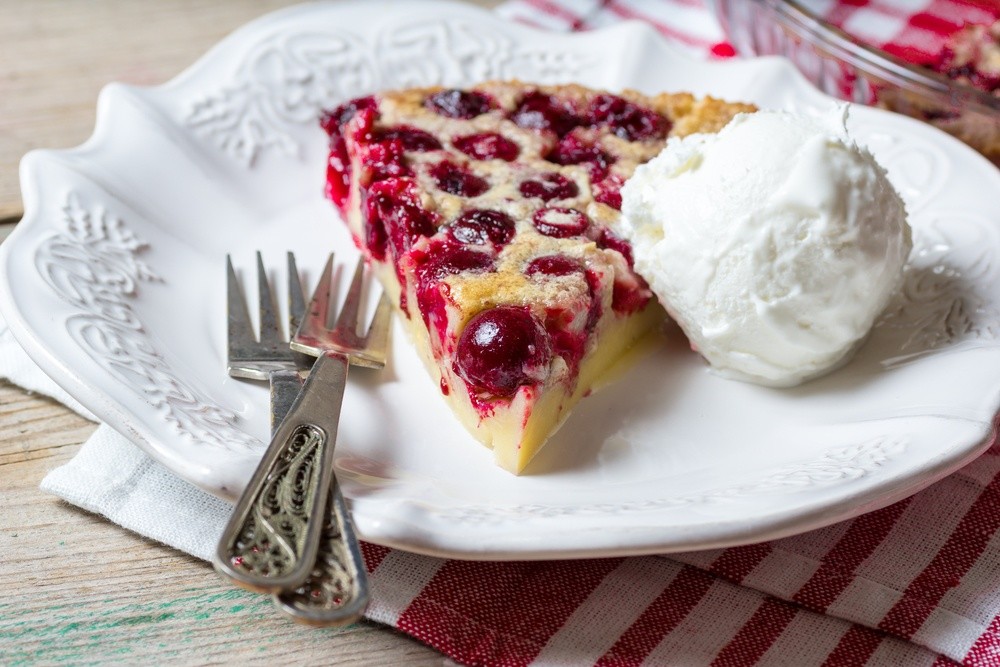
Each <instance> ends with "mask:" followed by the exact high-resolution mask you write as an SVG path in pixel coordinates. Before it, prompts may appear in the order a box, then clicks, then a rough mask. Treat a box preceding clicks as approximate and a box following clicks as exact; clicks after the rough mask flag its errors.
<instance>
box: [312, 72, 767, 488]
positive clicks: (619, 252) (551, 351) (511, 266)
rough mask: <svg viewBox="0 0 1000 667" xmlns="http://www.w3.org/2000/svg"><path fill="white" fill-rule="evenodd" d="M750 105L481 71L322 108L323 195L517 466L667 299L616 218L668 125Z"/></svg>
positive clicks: (445, 379) (459, 409) (719, 122)
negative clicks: (497, 77) (445, 83)
mask: <svg viewBox="0 0 1000 667" xmlns="http://www.w3.org/2000/svg"><path fill="white" fill-rule="evenodd" d="M749 110H752V107H750V106H749V105H744V104H730V103H725V102H721V101H719V100H715V99H711V98H705V99H701V100H696V99H695V98H693V97H692V96H691V95H689V94H673V95H668V94H664V95H659V96H656V97H644V96H642V95H640V94H638V93H634V92H623V93H621V94H620V95H612V94H609V93H606V92H600V91H594V90H589V89H586V88H582V87H580V86H575V85H567V86H534V85H528V84H524V83H520V82H488V83H483V84H481V85H478V86H476V87H474V88H471V89H468V90H454V89H440V88H426V89H411V90H403V91H397V92H388V93H380V94H379V95H376V96H372V97H364V98H360V99H356V100H352V101H350V102H348V103H346V104H344V105H342V106H340V107H338V108H337V109H335V110H333V111H331V112H329V113H328V114H326V115H325V116H324V117H323V119H322V123H323V127H324V129H325V130H326V131H327V132H328V133H329V135H330V160H329V169H328V174H327V195H328V196H329V198H330V199H331V200H332V201H333V202H334V204H336V205H337V207H338V208H339V209H340V211H341V212H342V213H343V214H344V216H345V218H346V220H347V222H348V225H349V226H350V228H351V231H352V233H353V235H354V237H355V240H356V242H357V244H358V246H359V247H360V248H361V249H362V251H363V252H364V253H365V255H366V256H367V257H368V258H369V259H370V260H371V262H372V263H373V264H374V265H375V267H376V272H377V275H378V277H379V279H380V281H381V282H382V283H383V286H384V287H385V289H386V290H387V292H388V293H389V294H390V295H391V296H392V298H393V299H394V300H395V302H396V303H397V304H398V306H399V309H400V311H401V313H402V315H403V318H404V320H405V321H406V323H407V324H408V330H409V332H410V335H411V337H412V339H413V341H414V343H415V344H416V347H417V348H418V350H419V351H420V353H421V356H422V357H423V359H424V361H425V364H426V366H427V368H428V370H429V372H430V373H431V375H432V376H433V378H434V380H435V381H436V382H437V383H438V386H439V387H440V391H441V393H442V394H443V395H444V397H445V399H446V400H447V401H448V402H449V404H450V405H451V407H452V409H453V410H454V412H455V413H456V415H457V416H458V417H459V419H460V420H461V421H462V423H463V424H464V425H465V426H466V427H467V428H468V429H469V431H470V432H471V433H472V434H473V435H475V437H476V438H477V439H479V440H481V441H482V442H483V443H484V444H486V445H488V446H491V447H492V448H493V450H494V452H495V455H496V460H497V462H498V463H499V464H500V465H501V466H503V467H504V468H506V469H507V470H510V471H512V472H515V473H517V472H520V471H521V470H522V469H523V468H524V467H525V465H526V464H527V463H528V461H530V460H531V458H532V457H533V456H534V455H535V453H536V452H537V451H538V450H539V448H540V447H541V446H542V445H543V444H544V443H545V441H546V439H547V438H548V437H549V435H550V434H551V433H553V432H554V431H555V430H556V429H557V428H558V427H559V425H560V424H561V423H562V422H563V420H564V419H565V418H566V416H567V415H568V413H569V411H570V409H571V408H572V407H573V405H574V404H575V403H577V401H579V400H580V398H582V397H583V396H585V395H586V394H587V393H588V392H589V391H590V390H591V389H592V388H593V387H594V385H595V384H596V383H597V382H598V381H599V380H600V378H601V377H602V375H603V374H604V373H605V372H606V371H607V370H608V369H609V367H610V366H612V365H613V363H614V362H615V361H616V360H618V359H619V358H620V357H621V356H622V355H623V353H624V352H626V351H627V350H628V349H629V348H630V347H631V346H632V345H633V344H634V343H635V342H636V341H637V340H638V339H639V338H640V337H641V336H642V335H643V334H644V333H646V332H647V331H648V330H649V329H650V328H651V327H653V326H655V325H656V324H657V323H658V322H660V321H661V320H662V319H663V317H664V314H663V311H662V310H661V309H660V307H659V305H658V304H657V303H656V300H655V299H653V298H651V293H650V291H649V289H648V288H647V285H646V283H645V282H644V281H643V280H642V278H640V277H639V276H637V275H636V274H635V273H634V272H633V270H632V252H631V248H630V247H629V245H628V243H626V242H625V241H624V240H623V239H622V238H620V237H619V236H618V235H617V234H616V233H615V224H616V222H617V220H618V217H619V215H620V214H619V212H618V209H619V208H620V205H621V197H620V195H619V190H620V188H621V185H622V183H623V182H624V180H625V179H626V178H628V177H629V176H630V175H631V173H632V171H633V170H634V169H635V167H636V166H637V165H638V164H640V163H642V162H644V161H646V160H648V159H650V158H652V157H653V156H655V155H656V154H657V153H659V151H660V149H661V148H662V147H663V145H664V143H665V141H666V139H667V137H668V136H672V135H685V134H690V133H692V132H704V131H716V130H718V129H720V128H721V127H722V126H723V125H725V124H726V123H727V122H728V121H729V119H730V118H731V117H732V116H733V115H735V114H736V113H738V112H741V111H749Z"/></svg>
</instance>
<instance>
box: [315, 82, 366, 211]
mask: <svg viewBox="0 0 1000 667" xmlns="http://www.w3.org/2000/svg"><path fill="white" fill-rule="evenodd" d="M377 106H378V103H377V102H376V101H375V98H374V97H359V98H357V99H353V100H351V101H349V102H345V103H344V104H341V105H340V106H339V107H337V108H336V109H334V110H333V111H329V112H327V113H324V114H323V116H321V117H320V120H319V123H320V126H321V127H322V128H323V129H324V130H325V131H326V133H327V134H328V135H330V156H329V158H328V160H327V168H326V196H327V197H329V198H330V200H331V201H333V203H334V204H336V205H337V207H338V208H340V210H342V211H343V210H344V209H345V208H346V207H347V200H348V198H349V197H350V192H351V159H350V157H349V156H348V154H347V140H346V139H345V138H344V125H346V124H347V123H348V121H350V120H351V118H353V117H354V116H355V114H357V113H358V112H359V111H368V112H370V113H372V114H374V113H375V108H376V107H377Z"/></svg>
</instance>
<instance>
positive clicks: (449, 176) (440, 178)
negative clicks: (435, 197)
mask: <svg viewBox="0 0 1000 667" xmlns="http://www.w3.org/2000/svg"><path fill="white" fill-rule="evenodd" d="M430 174H431V177H432V178H433V179H434V181H435V182H436V183H437V186H438V187H439V188H441V189H442V190H444V191H445V192H450V193H451V194H453V195H459V196H461V197H478V196H479V195H481V194H483V193H484V192H486V191H487V190H489V189H490V184H489V183H488V182H487V181H486V179H484V178H480V177H479V176H476V175H475V174H473V173H472V172H471V171H469V170H467V169H465V168H463V167H460V166H458V165H457V164H455V163H454V162H448V161H447V160H446V161H444V162H438V163H437V164H436V165H434V166H433V167H431V170H430Z"/></svg>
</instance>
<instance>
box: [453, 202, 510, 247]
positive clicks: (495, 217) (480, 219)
mask: <svg viewBox="0 0 1000 667" xmlns="http://www.w3.org/2000/svg"><path fill="white" fill-rule="evenodd" d="M448 230H449V231H450V233H451V236H452V238H453V239H455V240H456V241H458V242H460V243H467V244H470V245H485V244H487V243H492V244H493V245H494V246H496V247H498V248H499V247H502V246H505V245H507V244H508V243H510V240H511V239H512V238H514V231H515V227H514V220H513V219H512V218H511V217H510V216H509V215H507V214H506V213H503V212H502V211H489V210H486V209H480V208H476V209H472V210H470V211H466V212H465V213H463V214H462V215H460V216H459V217H458V219H457V220H455V222H453V223H451V225H449V227H448Z"/></svg>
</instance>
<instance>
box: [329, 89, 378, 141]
mask: <svg viewBox="0 0 1000 667" xmlns="http://www.w3.org/2000/svg"><path fill="white" fill-rule="evenodd" d="M376 107H378V102H376V101H375V98H374V97H372V96H368V97H357V98H355V99H353V100H350V101H348V102H344V103H343V104H341V105H340V106H339V107H337V108H336V109H334V110H333V111H327V112H325V113H324V114H323V115H322V116H320V119H319V124H320V126H321V127H322V128H323V129H324V130H326V133H327V134H330V135H332V134H334V133H337V132H340V131H342V130H343V129H344V125H347V121H349V120H351V119H352V118H354V114H356V113H358V111H361V110H370V111H374V110H375V109H376Z"/></svg>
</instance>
